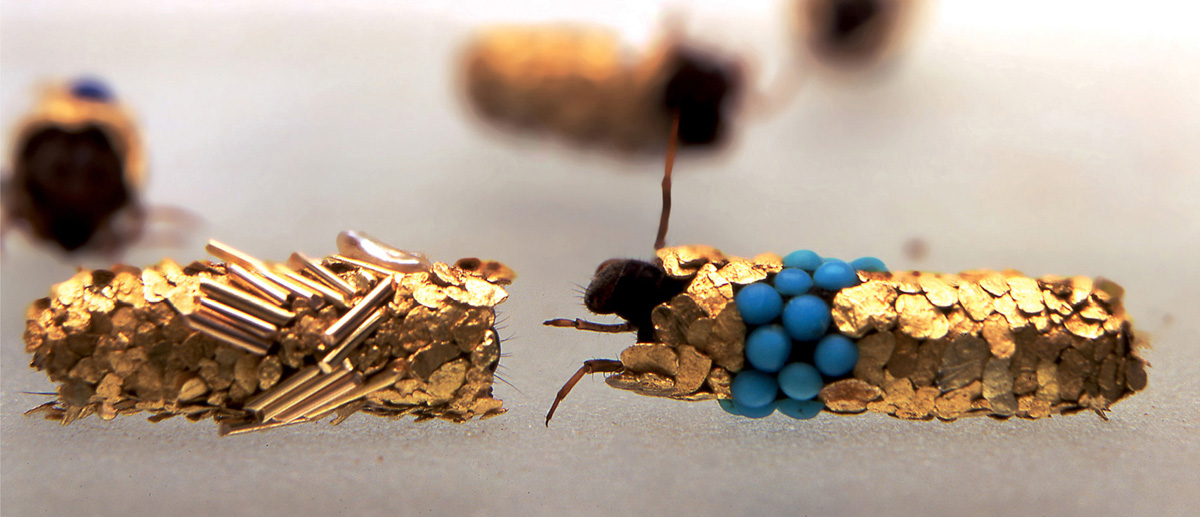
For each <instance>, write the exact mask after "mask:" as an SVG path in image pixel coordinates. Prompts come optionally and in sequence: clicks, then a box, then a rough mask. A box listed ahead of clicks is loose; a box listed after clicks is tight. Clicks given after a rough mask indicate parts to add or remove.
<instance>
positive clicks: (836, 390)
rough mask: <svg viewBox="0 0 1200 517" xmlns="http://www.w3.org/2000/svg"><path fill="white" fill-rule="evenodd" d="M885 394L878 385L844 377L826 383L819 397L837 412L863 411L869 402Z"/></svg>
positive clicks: (831, 409)
mask: <svg viewBox="0 0 1200 517" xmlns="http://www.w3.org/2000/svg"><path fill="white" fill-rule="evenodd" d="M882 396H883V390H881V389H879V387H878V386H874V385H871V384H870V383H867V382H864V381H861V380H859V379H843V380H840V381H835V382H831V383H829V384H826V385H825V387H824V388H822V389H821V393H820V394H818V395H817V398H818V399H820V400H821V401H822V402H824V403H825V407H827V408H829V410H830V411H833V412H835V413H861V412H863V411H866V410H867V404H868V403H870V402H872V401H875V400H878V399H879V398H880V397H882Z"/></svg>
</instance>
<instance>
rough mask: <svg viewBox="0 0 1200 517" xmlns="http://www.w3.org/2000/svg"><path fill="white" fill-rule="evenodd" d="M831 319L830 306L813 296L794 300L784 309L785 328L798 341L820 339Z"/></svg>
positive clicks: (789, 301)
mask: <svg viewBox="0 0 1200 517" xmlns="http://www.w3.org/2000/svg"><path fill="white" fill-rule="evenodd" d="M830 319H831V317H830V315H829V305H827V304H826V303H825V300H822V299H820V298H818V297H816V296H813V295H811V294H806V295H802V296H797V297H795V298H792V299H791V300H788V303H787V305H786V306H784V308H783V328H784V329H786V330H787V333H788V335H789V336H792V339H795V340H797V341H815V340H817V339H820V338H821V336H824V335H825V330H826V329H828V328H829V323H830Z"/></svg>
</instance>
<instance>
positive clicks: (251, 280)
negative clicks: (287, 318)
mask: <svg viewBox="0 0 1200 517" xmlns="http://www.w3.org/2000/svg"><path fill="white" fill-rule="evenodd" d="M225 267H226V268H227V269H228V270H229V272H230V273H233V277H234V279H235V280H240V281H241V282H240V283H241V284H242V285H243V286H245V287H247V288H249V290H250V291H251V292H253V293H254V294H257V295H259V296H261V297H263V298H266V299H268V300H271V301H272V302H274V303H275V304H276V305H279V306H286V305H287V297H288V293H287V292H285V291H283V290H282V289H280V288H278V287H276V286H275V284H273V283H271V282H270V281H268V280H267V279H265V278H263V277H261V276H258V275H256V274H254V273H253V272H251V271H250V270H249V269H246V268H244V267H242V266H240V265H238V264H235V263H232V262H229V263H226V265H225Z"/></svg>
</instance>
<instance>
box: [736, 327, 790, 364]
mask: <svg viewBox="0 0 1200 517" xmlns="http://www.w3.org/2000/svg"><path fill="white" fill-rule="evenodd" d="M791 354H792V338H790V337H788V334H787V331H785V330H783V327H781V326H779V325H764V326H762V327H758V328H756V329H754V331H753V332H751V333H750V335H749V336H747V337H746V360H747V361H749V362H750V366H753V367H754V368H755V369H757V370H758V371H760V372H777V371H779V369H780V368H783V365H784V364H786V363H787V360H788V356H790V355H791Z"/></svg>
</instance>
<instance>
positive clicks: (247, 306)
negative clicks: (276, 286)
mask: <svg viewBox="0 0 1200 517" xmlns="http://www.w3.org/2000/svg"><path fill="white" fill-rule="evenodd" d="M200 290H201V291H203V292H204V294H205V295H207V296H211V297H212V298H213V299H215V300H217V301H219V302H221V303H225V304H227V305H230V306H232V307H235V308H237V309H240V310H242V311H243V312H246V313H248V314H252V315H254V316H257V317H259V318H261V319H264V320H266V321H269V322H271V323H274V324H276V325H286V324H287V323H288V322H289V321H292V319H293V318H295V317H296V314H295V313H293V312H291V311H288V310H284V309H281V308H279V307H276V306H275V305H272V304H271V303H270V302H268V301H267V300H264V299H262V298H259V297H258V296H255V295H254V294H251V293H249V292H246V291H243V290H241V289H238V288H236V287H232V286H228V285H225V284H222V283H220V282H216V281H213V280H209V279H207V278H201V279H200Z"/></svg>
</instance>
